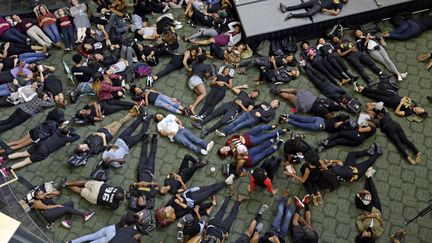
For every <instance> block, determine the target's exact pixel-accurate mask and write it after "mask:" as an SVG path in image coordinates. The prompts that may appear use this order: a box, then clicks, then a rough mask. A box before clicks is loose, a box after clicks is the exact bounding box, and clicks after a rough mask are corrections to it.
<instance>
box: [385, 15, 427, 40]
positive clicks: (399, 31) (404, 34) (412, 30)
mask: <svg viewBox="0 0 432 243" xmlns="http://www.w3.org/2000/svg"><path fill="white" fill-rule="evenodd" d="M422 32H423V31H422V29H421V28H420V26H419V25H418V24H417V22H416V21H414V20H411V19H409V20H407V21H404V22H403V23H402V24H401V25H400V26H399V27H397V28H396V29H394V30H393V31H392V32H390V36H389V38H390V39H394V40H408V39H410V38H413V37H416V36H418V35H420V34H421V33H422Z"/></svg>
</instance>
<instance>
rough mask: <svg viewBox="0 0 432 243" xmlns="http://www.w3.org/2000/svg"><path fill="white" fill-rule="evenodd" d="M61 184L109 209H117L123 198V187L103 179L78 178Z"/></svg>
mask: <svg viewBox="0 0 432 243" xmlns="http://www.w3.org/2000/svg"><path fill="white" fill-rule="evenodd" d="M63 186H66V187H68V188H69V189H70V190H71V191H73V192H75V193H77V194H79V195H80V196H81V197H82V198H84V199H85V200H87V202H89V203H90V204H93V205H99V206H106V207H108V208H109V209H112V210H115V209H117V208H118V207H119V206H120V204H121V203H122V201H123V200H124V198H125V193H124V190H123V188H121V187H120V186H111V185H108V184H106V183H105V182H103V181H96V180H80V181H67V180H66V181H65V182H64V184H63Z"/></svg>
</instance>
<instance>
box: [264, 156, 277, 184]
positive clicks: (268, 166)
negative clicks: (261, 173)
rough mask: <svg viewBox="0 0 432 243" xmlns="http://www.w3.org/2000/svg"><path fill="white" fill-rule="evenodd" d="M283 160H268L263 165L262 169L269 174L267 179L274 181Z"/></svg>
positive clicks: (273, 158)
mask: <svg viewBox="0 0 432 243" xmlns="http://www.w3.org/2000/svg"><path fill="white" fill-rule="evenodd" d="M280 163H281V160H280V159H276V158H275V157H272V158H268V159H266V160H265V161H264V162H263V163H262V165H261V168H263V169H264V170H265V172H266V173H267V177H268V178H269V179H270V180H271V181H273V178H274V175H275V174H276V172H277V170H278V168H279V166H280Z"/></svg>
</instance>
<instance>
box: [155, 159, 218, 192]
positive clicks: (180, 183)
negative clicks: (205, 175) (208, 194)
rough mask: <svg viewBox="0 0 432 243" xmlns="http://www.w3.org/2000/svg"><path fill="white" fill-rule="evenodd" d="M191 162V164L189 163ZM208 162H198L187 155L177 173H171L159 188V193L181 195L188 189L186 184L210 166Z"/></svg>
mask: <svg viewBox="0 0 432 243" xmlns="http://www.w3.org/2000/svg"><path fill="white" fill-rule="evenodd" d="M189 162H191V164H190V163H189ZM208 162H209V161H208V160H203V159H202V160H198V159H196V158H194V157H193V156H192V155H189V154H185V156H184V157H183V160H182V162H181V164H180V167H179V169H178V171H177V172H170V173H169V174H168V176H167V177H166V178H165V179H164V182H163V185H162V186H161V187H160V188H159V193H160V194H162V195H164V194H166V193H168V192H169V193H172V194H176V193H181V192H184V191H185V190H187V189H188V187H187V186H186V183H187V182H188V181H189V180H190V179H191V178H192V176H193V175H194V173H195V172H196V171H197V170H198V169H199V168H202V167H204V166H206V165H207V164H208Z"/></svg>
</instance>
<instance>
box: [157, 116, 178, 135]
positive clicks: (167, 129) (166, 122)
mask: <svg viewBox="0 0 432 243" xmlns="http://www.w3.org/2000/svg"><path fill="white" fill-rule="evenodd" d="M176 118H177V117H176V116H175V115H173V114H169V115H167V116H166V117H165V118H164V119H162V121H160V122H159V123H158V124H157V129H158V131H159V132H161V131H162V132H164V133H169V134H176V133H177V132H178V130H179V129H180V125H179V124H178V123H177V122H176ZM168 137H169V138H170V139H171V141H173V140H174V136H172V135H170V136H168Z"/></svg>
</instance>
